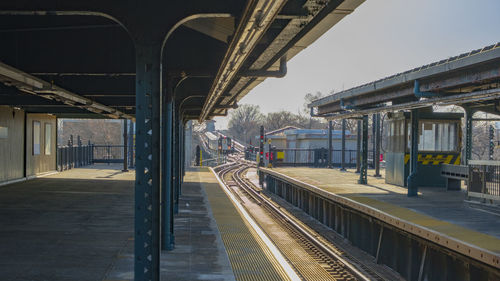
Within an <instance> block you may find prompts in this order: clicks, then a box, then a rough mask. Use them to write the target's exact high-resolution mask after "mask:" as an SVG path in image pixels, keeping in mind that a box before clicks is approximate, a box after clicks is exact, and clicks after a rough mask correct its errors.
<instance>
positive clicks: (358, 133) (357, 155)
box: [356, 120, 361, 173]
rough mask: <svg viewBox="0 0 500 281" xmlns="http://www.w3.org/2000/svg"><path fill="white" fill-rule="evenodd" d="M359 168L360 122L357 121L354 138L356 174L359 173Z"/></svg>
mask: <svg viewBox="0 0 500 281" xmlns="http://www.w3.org/2000/svg"><path fill="white" fill-rule="evenodd" d="M360 168H361V121H360V120H358V124H357V136H356V173H359V172H360Z"/></svg>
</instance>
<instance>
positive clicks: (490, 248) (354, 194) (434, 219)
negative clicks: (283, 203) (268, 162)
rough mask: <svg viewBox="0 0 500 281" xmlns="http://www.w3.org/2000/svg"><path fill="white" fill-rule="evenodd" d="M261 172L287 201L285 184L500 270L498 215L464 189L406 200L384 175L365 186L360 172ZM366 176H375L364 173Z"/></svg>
mask: <svg viewBox="0 0 500 281" xmlns="http://www.w3.org/2000/svg"><path fill="white" fill-rule="evenodd" d="M260 170H261V171H262V172H263V173H264V174H266V175H269V176H271V177H272V178H274V179H278V180H279V182H280V184H281V185H280V190H279V191H277V189H276V190H274V193H279V194H278V195H279V196H281V197H285V198H288V201H289V202H290V201H297V199H295V197H297V195H296V194H288V195H287V194H284V193H291V192H294V191H293V190H292V191H291V190H287V191H284V190H285V189H284V188H283V184H285V183H286V184H287V185H288V186H294V187H298V188H300V189H302V190H307V191H309V192H312V193H313V194H315V195H316V196H319V197H322V198H326V199H328V200H330V202H336V203H338V204H339V205H341V206H343V207H347V208H350V209H354V210H356V211H357V212H358V214H362V215H363V216H368V217H371V218H373V219H377V220H380V221H383V222H384V223H385V224H388V225H392V226H393V227H395V228H398V229H400V230H402V231H404V232H406V233H410V234H412V235H415V236H417V237H419V238H423V239H426V240H428V241H431V242H433V243H435V244H438V245H441V246H442V247H445V248H447V249H448V250H453V251H455V252H458V253H460V254H463V255H465V256H467V257H470V258H473V259H476V260H480V261H481V262H484V263H486V264H488V265H490V266H493V267H495V268H497V269H498V268H500V263H499V260H500V214H498V213H495V212H490V211H485V210H482V209H477V208H475V207H474V206H471V205H469V204H467V203H466V202H464V200H465V199H466V193H465V192H463V191H446V190H445V189H444V188H442V189H441V188H419V194H418V195H419V196H418V197H407V195H406V193H407V189H406V188H403V187H399V186H395V185H391V184H386V183H385V180H384V178H383V177H382V178H376V177H372V176H369V177H368V184H367V185H361V184H358V183H357V180H358V178H359V174H356V173H355V172H354V170H348V171H346V172H342V171H340V170H339V169H322V168H297V167H287V168H285V167H283V168H260ZM370 174H374V172H373V171H369V175H370ZM299 201H300V199H299ZM295 205H301V204H300V203H295ZM308 208H309V206H308ZM325 213H326V211H325ZM326 219H327V218H326V215H325V220H326Z"/></svg>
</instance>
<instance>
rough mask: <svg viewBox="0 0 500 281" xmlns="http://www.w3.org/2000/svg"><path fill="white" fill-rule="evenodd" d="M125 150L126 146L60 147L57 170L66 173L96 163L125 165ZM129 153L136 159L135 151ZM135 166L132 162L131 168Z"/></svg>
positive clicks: (90, 145)
mask: <svg viewBox="0 0 500 281" xmlns="http://www.w3.org/2000/svg"><path fill="white" fill-rule="evenodd" d="M124 150H125V147H124V145H95V144H89V145H76V146H71V145H68V146H59V147H58V148H57V170H58V171H64V170H69V169H72V168H77V167H83V166H87V165H92V164H94V163H107V164H111V163H123V161H124ZM128 153H129V157H134V151H131V152H130V151H129V152H128ZM129 159H130V158H129ZM132 159H133V158H132ZM133 164H134V163H133V162H132V161H131V163H129V166H130V167H133Z"/></svg>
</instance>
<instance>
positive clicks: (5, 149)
mask: <svg viewBox="0 0 500 281" xmlns="http://www.w3.org/2000/svg"><path fill="white" fill-rule="evenodd" d="M56 126H57V122H56V117H55V116H54V115H51V114H41V113H27V112H25V111H24V110H21V109H19V108H15V107H9V106H0V185H3V184H6V183H9V182H12V181H17V180H22V179H26V178H30V177H34V176H37V175H41V174H44V173H50V172H52V171H55V170H56V149H57V129H56ZM20 156H22V157H20Z"/></svg>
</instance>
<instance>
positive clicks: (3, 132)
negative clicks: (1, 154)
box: [0, 126, 9, 139]
mask: <svg viewBox="0 0 500 281" xmlns="http://www.w3.org/2000/svg"><path fill="white" fill-rule="evenodd" d="M8 137H9V128H7V127H2V126H0V139H6V138H8Z"/></svg>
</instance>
